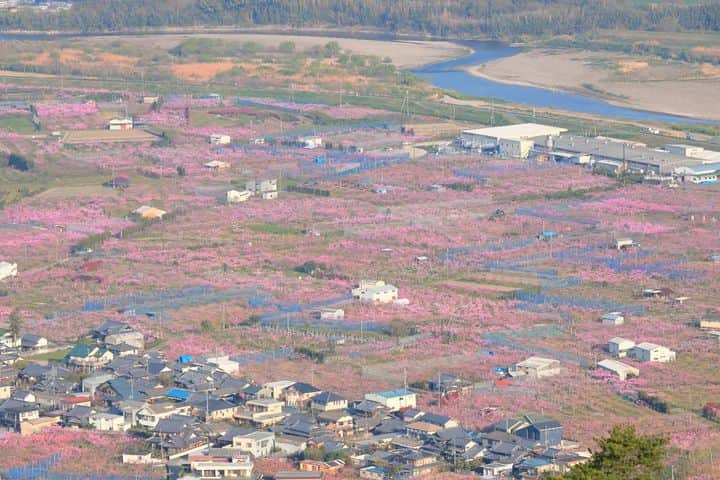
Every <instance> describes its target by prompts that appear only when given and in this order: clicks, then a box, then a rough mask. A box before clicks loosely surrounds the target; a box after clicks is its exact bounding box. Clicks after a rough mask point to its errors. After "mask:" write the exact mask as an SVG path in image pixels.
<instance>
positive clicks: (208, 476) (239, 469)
mask: <svg viewBox="0 0 720 480" xmlns="http://www.w3.org/2000/svg"><path fill="white" fill-rule="evenodd" d="M189 460H190V471H191V472H192V473H194V474H196V475H199V476H200V479H201V480H216V479H222V478H252V472H253V468H254V465H253V462H252V461H251V460H250V457H249V456H247V455H237V456H235V455H225V456H209V455H197V456H195V455H193V456H190V457H189Z"/></svg>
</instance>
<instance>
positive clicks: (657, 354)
mask: <svg viewBox="0 0 720 480" xmlns="http://www.w3.org/2000/svg"><path fill="white" fill-rule="evenodd" d="M628 354H629V355H630V357H632V358H634V359H635V360H637V361H639V362H661V363H664V362H673V361H675V356H676V353H675V352H674V351H672V350H670V349H669V348H667V347H663V346H662V345H657V344H655V343H650V342H643V343H639V344H637V345H635V346H634V347H633V348H632V349H630V352H629V353H628Z"/></svg>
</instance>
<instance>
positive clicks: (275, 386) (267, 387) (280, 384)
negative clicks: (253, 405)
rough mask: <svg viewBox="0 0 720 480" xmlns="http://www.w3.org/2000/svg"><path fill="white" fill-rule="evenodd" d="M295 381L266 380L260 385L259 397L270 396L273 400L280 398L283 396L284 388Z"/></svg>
mask: <svg viewBox="0 0 720 480" xmlns="http://www.w3.org/2000/svg"><path fill="white" fill-rule="evenodd" d="M294 384H295V382H293V381H290V380H278V381H276V382H268V383H266V384H264V385H263V386H262V390H261V391H260V394H259V397H260V398H272V399H273V400H280V399H281V398H282V396H283V392H284V391H285V389H287V388H289V387H291V386H293V385H294Z"/></svg>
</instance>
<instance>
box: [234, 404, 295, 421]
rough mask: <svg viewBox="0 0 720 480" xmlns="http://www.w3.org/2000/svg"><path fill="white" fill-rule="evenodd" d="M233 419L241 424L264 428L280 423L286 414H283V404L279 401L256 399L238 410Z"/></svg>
mask: <svg viewBox="0 0 720 480" xmlns="http://www.w3.org/2000/svg"><path fill="white" fill-rule="evenodd" d="M235 417H236V418H237V419H238V420H240V421H241V422H249V423H251V424H253V425H256V426H258V427H261V428H265V427H269V426H271V425H275V424H276V423H279V422H281V421H282V420H283V419H284V418H285V417H286V414H285V413H283V402H281V401H280V400H273V399H271V398H258V399H256V400H249V401H247V402H245V407H244V408H241V409H238V411H237V413H236V414H235Z"/></svg>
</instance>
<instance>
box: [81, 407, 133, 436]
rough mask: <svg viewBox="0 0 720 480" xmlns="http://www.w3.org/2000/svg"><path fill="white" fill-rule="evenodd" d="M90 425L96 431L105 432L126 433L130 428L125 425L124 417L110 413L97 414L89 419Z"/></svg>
mask: <svg viewBox="0 0 720 480" xmlns="http://www.w3.org/2000/svg"><path fill="white" fill-rule="evenodd" d="M88 424H89V425H90V426H92V427H94V428H95V429H96V430H100V431H103V432H124V431H126V430H128V429H129V428H130V425H129V424H127V423H125V416H124V415H116V414H113V413H108V412H96V413H93V414H91V415H90V416H89V417H88Z"/></svg>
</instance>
